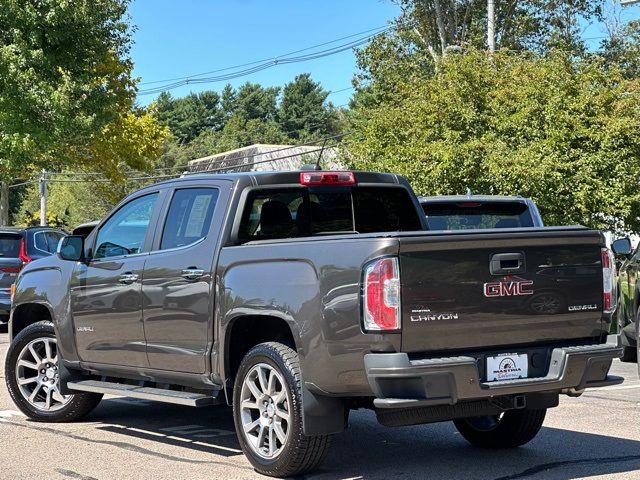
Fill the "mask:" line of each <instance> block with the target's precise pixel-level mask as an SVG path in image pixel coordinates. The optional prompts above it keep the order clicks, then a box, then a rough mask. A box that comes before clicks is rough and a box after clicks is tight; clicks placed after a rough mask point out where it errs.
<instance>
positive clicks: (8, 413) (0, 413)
mask: <svg viewBox="0 0 640 480" xmlns="http://www.w3.org/2000/svg"><path fill="white" fill-rule="evenodd" d="M24 416H25V415H24V413H22V412H18V411H17V410H0V418H11V417H24Z"/></svg>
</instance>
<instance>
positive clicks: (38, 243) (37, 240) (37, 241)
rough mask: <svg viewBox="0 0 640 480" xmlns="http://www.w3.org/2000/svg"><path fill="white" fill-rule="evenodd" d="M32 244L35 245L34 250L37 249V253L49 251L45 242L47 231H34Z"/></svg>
mask: <svg viewBox="0 0 640 480" xmlns="http://www.w3.org/2000/svg"><path fill="white" fill-rule="evenodd" d="M33 245H34V246H35V247H36V250H39V254H40V255H42V254H43V253H49V245H48V244H47V233H46V232H44V231H42V232H35V233H34V234H33Z"/></svg>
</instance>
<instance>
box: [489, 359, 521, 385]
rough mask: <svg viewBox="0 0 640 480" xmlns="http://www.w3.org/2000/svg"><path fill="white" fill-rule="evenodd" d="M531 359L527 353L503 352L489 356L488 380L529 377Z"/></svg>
mask: <svg viewBox="0 0 640 480" xmlns="http://www.w3.org/2000/svg"><path fill="white" fill-rule="evenodd" d="M528 370H529V359H528V358H527V354H526V353H501V354H500V355H495V356H493V357H487V381H488V382H493V381H496V380H513V379H516V378H527V371H528Z"/></svg>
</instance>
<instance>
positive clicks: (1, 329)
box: [0, 322, 9, 333]
mask: <svg viewBox="0 0 640 480" xmlns="http://www.w3.org/2000/svg"><path fill="white" fill-rule="evenodd" d="M0 333H9V324H8V323H4V322H0Z"/></svg>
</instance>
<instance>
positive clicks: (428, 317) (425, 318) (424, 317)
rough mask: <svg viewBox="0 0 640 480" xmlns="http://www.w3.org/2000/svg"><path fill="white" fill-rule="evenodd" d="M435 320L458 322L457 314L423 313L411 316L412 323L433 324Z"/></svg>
mask: <svg viewBox="0 0 640 480" xmlns="http://www.w3.org/2000/svg"><path fill="white" fill-rule="evenodd" d="M435 320H458V314H457V313H423V314H421V315H411V321H412V322H433V321H435Z"/></svg>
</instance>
